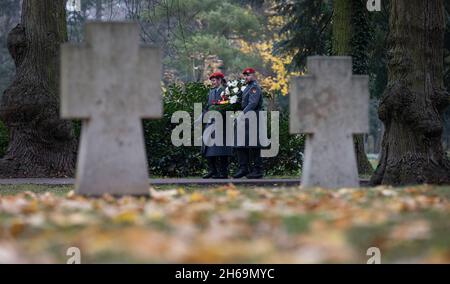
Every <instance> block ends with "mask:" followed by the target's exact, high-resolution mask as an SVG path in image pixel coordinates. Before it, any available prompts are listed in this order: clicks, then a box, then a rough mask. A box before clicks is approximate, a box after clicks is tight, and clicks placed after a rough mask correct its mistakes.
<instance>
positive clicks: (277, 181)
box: [0, 178, 369, 193]
mask: <svg viewBox="0 0 450 284" xmlns="http://www.w3.org/2000/svg"><path fill="white" fill-rule="evenodd" d="M148 182H149V185H151V186H160V185H173V186H186V185H199V186H200V185H202V186H206V187H208V186H217V185H227V184H235V185H242V186H275V187H276V186H298V185H300V180H299V179H298V178H296V179H295V178H264V179H201V178H161V179H149V181H148ZM360 182H361V184H362V185H368V183H369V180H365V179H363V180H361V181H360ZM23 184H28V185H29V184H31V185H52V186H55V185H56V186H63V185H67V186H70V185H73V184H75V180H74V179H70V178H15V179H0V185H23ZM48 191H50V192H51V191H52V189H51V188H49V189H48ZM0 193H1V188H0Z"/></svg>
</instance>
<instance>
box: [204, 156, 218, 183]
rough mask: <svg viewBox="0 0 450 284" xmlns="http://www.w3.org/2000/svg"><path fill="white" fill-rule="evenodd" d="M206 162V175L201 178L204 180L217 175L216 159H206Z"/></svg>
mask: <svg viewBox="0 0 450 284" xmlns="http://www.w3.org/2000/svg"><path fill="white" fill-rule="evenodd" d="M206 160H207V161H208V173H207V174H206V175H204V176H203V178H204V179H208V178H212V177H214V176H215V175H217V167H216V157H206Z"/></svg>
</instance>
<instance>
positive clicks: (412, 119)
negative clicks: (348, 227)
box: [371, 0, 450, 185]
mask: <svg viewBox="0 0 450 284" xmlns="http://www.w3.org/2000/svg"><path fill="white" fill-rule="evenodd" d="M444 31H445V18H444V1H443V0H433V1H423V0H392V1H391V14H390V34H389V49H388V57H389V64H388V86H387V88H386V90H385V93H384V94H383V98H382V100H381V102H380V106H379V109H378V114H379V117H380V119H381V121H382V122H383V123H384V125H385V133H384V136H383V142H382V152H381V159H380V164H379V166H378V168H377V169H376V171H375V174H374V175H373V177H372V179H371V183H372V184H373V185H378V184H390V185H407V184H419V183H429V184H443V183H449V182H450V163H449V161H448V159H447V157H446V155H445V153H444V151H443V147H442V143H441V138H442V130H443V117H442V115H443V112H444V110H445V108H446V107H447V106H448V104H449V101H450V100H449V94H448V93H447V92H446V91H445V88H444V84H443V40H444Z"/></svg>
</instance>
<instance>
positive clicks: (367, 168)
mask: <svg viewBox="0 0 450 284" xmlns="http://www.w3.org/2000/svg"><path fill="white" fill-rule="evenodd" d="M361 5H362V6H364V7H365V5H363V3H362V1H361V0H351V1H349V0H335V1H334V4H333V10H334V14H333V39H332V47H333V50H332V53H333V55H336V56H346V55H347V56H349V55H353V54H354V52H353V49H354V46H352V43H353V40H352V39H353V37H354V36H355V29H356V28H357V27H355V26H354V25H353V19H354V18H355V16H359V15H358V14H357V13H361V12H363V11H365V10H364V9H361V7H360V6H361ZM363 18H364V16H363ZM359 43H360V41H358V44H359ZM358 60H367V58H360V57H355V56H353V65H354V69H355V70H357V71H359V72H355V74H363V73H366V74H367V68H366V70H360V69H361V68H355V66H360V65H361V64H360V62H358ZM353 141H354V144H355V152H356V159H357V164H358V173H359V174H360V175H371V174H372V173H373V168H372V165H371V164H370V162H369V160H368V159H367V155H366V152H365V149H364V135H354V137H353Z"/></svg>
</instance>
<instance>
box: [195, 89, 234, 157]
mask: <svg viewBox="0 0 450 284" xmlns="http://www.w3.org/2000/svg"><path fill="white" fill-rule="evenodd" d="M223 90H224V89H223V88H222V87H219V88H214V89H212V90H211V91H209V94H208V105H207V109H206V110H205V111H204V113H206V111H208V109H209V107H210V106H212V105H213V101H219V100H220V98H221V97H220V94H221V93H222V91H223ZM222 121H223V126H222V129H223V144H222V145H224V146H210V147H208V146H205V145H203V146H202V154H203V155H204V156H205V157H214V156H231V155H232V154H233V148H232V147H230V146H225V145H226V125H225V112H224V113H222ZM214 123H215V122H214V121H212V123H210V124H207V125H206V128H205V130H206V129H207V128H208V127H210V126H211V125H212V124H214ZM203 133H205V131H204V132H203ZM208 136H209V135H208ZM212 137H214V134H212ZM202 141H203V140H202Z"/></svg>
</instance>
